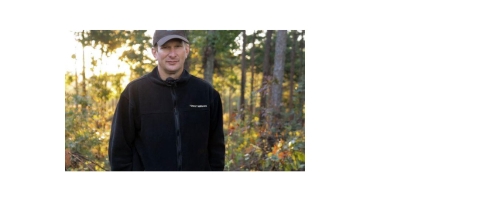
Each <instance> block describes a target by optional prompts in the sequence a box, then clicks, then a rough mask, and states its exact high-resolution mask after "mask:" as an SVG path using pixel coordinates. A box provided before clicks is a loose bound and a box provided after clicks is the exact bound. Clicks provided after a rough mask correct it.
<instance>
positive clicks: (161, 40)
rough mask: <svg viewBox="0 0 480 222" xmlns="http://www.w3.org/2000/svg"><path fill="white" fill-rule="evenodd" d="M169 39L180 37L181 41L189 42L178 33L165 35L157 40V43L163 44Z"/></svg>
mask: <svg viewBox="0 0 480 222" xmlns="http://www.w3.org/2000/svg"><path fill="white" fill-rule="evenodd" d="M171 39H181V40H182V41H184V42H186V43H189V42H188V40H187V39H186V38H185V37H183V36H180V35H167V36H165V37H163V38H161V39H160V40H158V42H157V45H163V44H165V42H168V41H169V40H171Z"/></svg>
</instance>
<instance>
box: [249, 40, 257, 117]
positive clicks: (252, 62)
mask: <svg viewBox="0 0 480 222" xmlns="http://www.w3.org/2000/svg"><path fill="white" fill-rule="evenodd" d="M255 34H256V33H255V31H253V38H252V49H250V73H251V77H250V122H251V119H252V118H253V114H254V113H255V111H254V110H253V107H254V101H253V84H254V82H255V81H254V79H255V38H256V35H255Z"/></svg>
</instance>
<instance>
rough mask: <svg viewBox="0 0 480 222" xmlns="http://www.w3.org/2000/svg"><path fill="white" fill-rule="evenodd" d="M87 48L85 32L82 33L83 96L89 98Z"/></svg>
mask: <svg viewBox="0 0 480 222" xmlns="http://www.w3.org/2000/svg"><path fill="white" fill-rule="evenodd" d="M85 46H86V41H85V30H83V31H82V52H83V53H82V56H83V59H82V62H83V65H82V67H83V69H82V96H87V84H86V82H87V78H85Z"/></svg>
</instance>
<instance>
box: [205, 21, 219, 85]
mask: <svg viewBox="0 0 480 222" xmlns="http://www.w3.org/2000/svg"><path fill="white" fill-rule="evenodd" d="M215 35H216V31H214V30H208V32H207V46H206V49H205V57H206V64H205V74H204V79H205V80H206V81H207V82H209V83H210V84H212V85H213V68H214V67H213V65H214V62H215V46H214V38H215Z"/></svg>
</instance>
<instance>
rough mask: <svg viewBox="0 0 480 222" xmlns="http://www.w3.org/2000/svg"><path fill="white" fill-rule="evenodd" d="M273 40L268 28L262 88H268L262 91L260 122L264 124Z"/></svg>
mask: <svg viewBox="0 0 480 222" xmlns="http://www.w3.org/2000/svg"><path fill="white" fill-rule="evenodd" d="M271 42H272V30H267V36H266V40H265V48H264V56H263V77H262V85H261V86H260V87H261V88H266V90H262V92H261V93H260V115H259V119H260V124H262V125H263V123H264V121H265V113H266V108H267V93H268V86H267V80H268V78H269V76H270V44H271Z"/></svg>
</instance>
